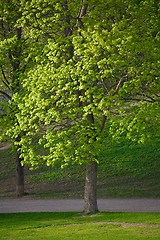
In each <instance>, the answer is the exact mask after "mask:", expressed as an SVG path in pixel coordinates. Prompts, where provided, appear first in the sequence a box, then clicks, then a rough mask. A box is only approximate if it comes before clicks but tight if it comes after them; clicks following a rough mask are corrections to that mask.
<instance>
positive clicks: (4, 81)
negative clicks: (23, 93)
mask: <svg viewBox="0 0 160 240" xmlns="http://www.w3.org/2000/svg"><path fill="white" fill-rule="evenodd" d="M0 68H1V72H2V76H3V78H4V80H3V79H2V82H3V83H4V85H5V86H6V87H7V88H9V89H10V87H9V85H10V83H9V81H8V79H7V77H6V75H5V72H4V70H3V68H2V66H0Z"/></svg>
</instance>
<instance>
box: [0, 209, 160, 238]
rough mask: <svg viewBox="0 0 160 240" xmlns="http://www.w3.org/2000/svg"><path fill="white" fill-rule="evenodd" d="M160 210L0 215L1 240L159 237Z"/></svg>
mask: <svg viewBox="0 0 160 240" xmlns="http://www.w3.org/2000/svg"><path fill="white" fill-rule="evenodd" d="M159 227H160V213H98V214H95V215H89V216H86V215H83V214H81V213H15V214H0V240H20V239H28V240H33V239H43V240H50V239H54V240H56V239H57V240H59V239H81V240H82V239H84V240H87V239H88V240H94V239H95V240H97V239H98V240H99V239H100V240H104V239H105V240H106V239H107V240H113V239H118V240H129V239H134V240H148V239H150V240H158V239H159V238H160V228H159Z"/></svg>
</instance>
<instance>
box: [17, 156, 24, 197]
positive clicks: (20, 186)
mask: <svg viewBox="0 0 160 240" xmlns="http://www.w3.org/2000/svg"><path fill="white" fill-rule="evenodd" d="M16 164H17V176H16V177H17V179H16V180H17V183H16V196H17V197H22V196H23V195H24V167H23V166H22V164H21V158H20V156H19V153H17V156H16Z"/></svg>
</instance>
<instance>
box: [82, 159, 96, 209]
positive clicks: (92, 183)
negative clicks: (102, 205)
mask: <svg viewBox="0 0 160 240" xmlns="http://www.w3.org/2000/svg"><path fill="white" fill-rule="evenodd" d="M84 211H85V213H95V212H97V211H98V205H97V163H96V162H90V163H88V164H87V167H86V181H85V193H84Z"/></svg>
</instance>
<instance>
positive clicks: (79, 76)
mask: <svg viewBox="0 0 160 240" xmlns="http://www.w3.org/2000/svg"><path fill="white" fill-rule="evenodd" d="M53 3H54V6H53V5H52V4H53ZM37 4H38V5H37V6H35V4H34V8H33V6H32V1H31V4H30V5H28V3H27V6H29V8H28V9H27V10H26V16H28V14H27V13H30V15H32V14H33V16H35V17H36V24H38V25H36V26H35V22H34V21H33V22H32V19H33V18H32V19H31V20H30V19H28V18H27V20H28V21H29V24H30V26H31V28H30V31H32V30H33V29H37V28H39V30H40V31H41V33H40V35H41V36H40V37H41V38H43V37H44V36H47V35H48V39H47V42H46V43H45V44H44V48H43V50H42V51H41V52H40V54H39V55H38V56H37V57H36V61H37V64H36V66H35V67H34V68H33V69H31V70H30V71H29V72H28V75H27V77H26V79H25V80H24V82H23V88H24V90H25V93H24V95H23V97H22V95H19V94H18V93H17V94H15V95H14V100H15V102H16V103H17V105H18V108H19V112H18V113H17V115H16V117H17V121H18V123H19V127H20V129H21V130H23V131H25V133H26V134H25V135H24V136H22V138H21V141H20V142H19V144H20V146H22V147H21V148H20V149H21V156H23V158H24V162H25V163H27V164H29V163H30V164H31V165H32V166H36V165H38V164H40V163H41V162H46V164H47V165H54V164H55V162H60V164H61V166H62V167H64V166H65V165H67V164H69V163H72V162H74V163H78V164H86V181H85V196H84V200H85V205H84V210H85V212H86V213H90V212H96V211H97V210H98V206H97V197H96V176H97V174H96V171H97V163H98V162H99V161H100V159H99V153H100V151H101V149H102V147H103V146H102V145H101V143H102V142H103V141H104V139H106V138H107V136H108V134H109V127H108V126H109V125H110V124H111V123H112V122H115V120H114V119H115V116H116V115H118V116H119V115H120V113H121V111H122V109H124V107H125V108H127V107H126V106H128V108H127V109H129V112H130V111H131V110H132V107H133V96H136V103H137V104H138V105H139V103H138V98H137V96H138V94H139V95H140V96H141V101H146V95H145V96H144V94H142V88H141V87H140V85H138V83H137V79H140V81H141V84H142V85H145V86H146V88H147V89H146V91H148V89H149V88H148V85H147V84H146V82H145V79H146V78H143V77H141V76H142V73H141V71H142V70H144V67H145V64H146V65H147V66H148V68H147V69H146V74H145V76H147V74H149V75H150V77H151V79H152V81H153V82H154V84H155V86H157V83H156V81H155V80H154V78H153V75H154V74H155V73H157V68H156V69H155V71H154V74H153V75H152V74H150V71H151V69H152V64H150V65H148V64H147V63H150V61H149V59H150V56H153V58H154V59H155V58H156V57H157V55H156V54H155V52H154V54H153V55H152V50H153V49H152V47H153V46H154V47H156V46H157V40H156V38H157V24H156V22H157V19H158V15H157V13H156V11H157V8H156V7H155V6H154V4H155V2H154V1H151V2H150V1H138V3H137V1H133V2H131V3H130V1H120V0H117V1H105V2H104V1H101V0H99V1H98V2H97V1H94V0H92V1H82V2H81V3H79V1H74V2H70V1H61V2H59V1H53V2H47V1H46V2H45V4H46V5H47V6H48V7H47V8H45V7H46V5H45V7H44V8H43V6H42V8H43V11H42V14H41V13H40V11H39V9H40V5H41V1H38V2H37ZM50 4H51V5H50ZM148 4H149V5H148ZM147 6H150V8H149V10H147V12H146V13H145V17H147V18H148V19H147V21H148V23H150V26H152V31H153V30H155V33H154V35H153V34H151V30H150V29H149V30H148V31H147V28H146V26H147V24H146V22H145V21H144V19H143V17H142V16H143V15H141V14H142V13H144V12H145V10H146V8H147ZM35 9H36V10H35ZM51 10H53V11H51ZM135 10H136V12H135ZM28 11H29V12H28ZM37 12H38V13H37ZM53 13H54V15H53ZM37 16H38V17H37ZM48 16H49V17H48ZM53 16H54V17H53ZM37 18H38V19H37ZM50 18H51V19H52V21H53V24H51V22H50ZM25 19H26V17H24V20H25ZM57 19H58V21H57ZM139 21H140V23H141V24H142V28H141V27H140V26H141V25H139V24H138V23H139ZM37 22H38V23H37ZM46 22H47V25H46ZM49 23H50V24H49ZM137 24H138V25H137ZM45 26H47V30H46V29H45ZM57 29H59V31H58V32H57ZM144 29H145V30H146V34H147V36H148V39H147V42H148V41H150V40H152V43H154V45H150V47H149V48H148V52H146V49H145V48H142V46H143V44H144V42H143V43H142V42H140V41H137V40H138V39H139V37H140V36H142V38H143V40H144V41H145V43H146V39H145V37H146V35H145V33H144V32H143V30H144ZM45 30H46V31H45ZM152 33H153V32H152ZM137 42H138V46H137ZM146 45H147V43H146ZM136 46H137V50H136V51H135V47H136ZM140 49H141V51H140ZM131 86H132V88H131ZM133 86H137V88H136V91H134V92H133V90H132V89H133ZM143 90H144V89H143ZM124 93H125V94H124ZM140 93H141V94H140ZM143 93H144V92H143ZM142 95H143V96H144V97H143V96H142ZM149 96H151V95H149ZM122 99H123V100H125V105H123V106H124V107H123V108H122V105H121V102H122ZM127 104H128V105H127ZM112 126H114V124H112ZM42 130H43V131H42ZM113 130H116V127H115V128H114V129H113ZM13 131H15V132H16V131H17V130H15V129H13ZM35 135H36V139H37V144H36V146H35V144H34V143H33V142H34V141H35V139H34V136H35ZM114 135H115V133H114ZM37 145H41V146H43V147H44V152H43V153H39V152H38V151H37Z"/></svg>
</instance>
